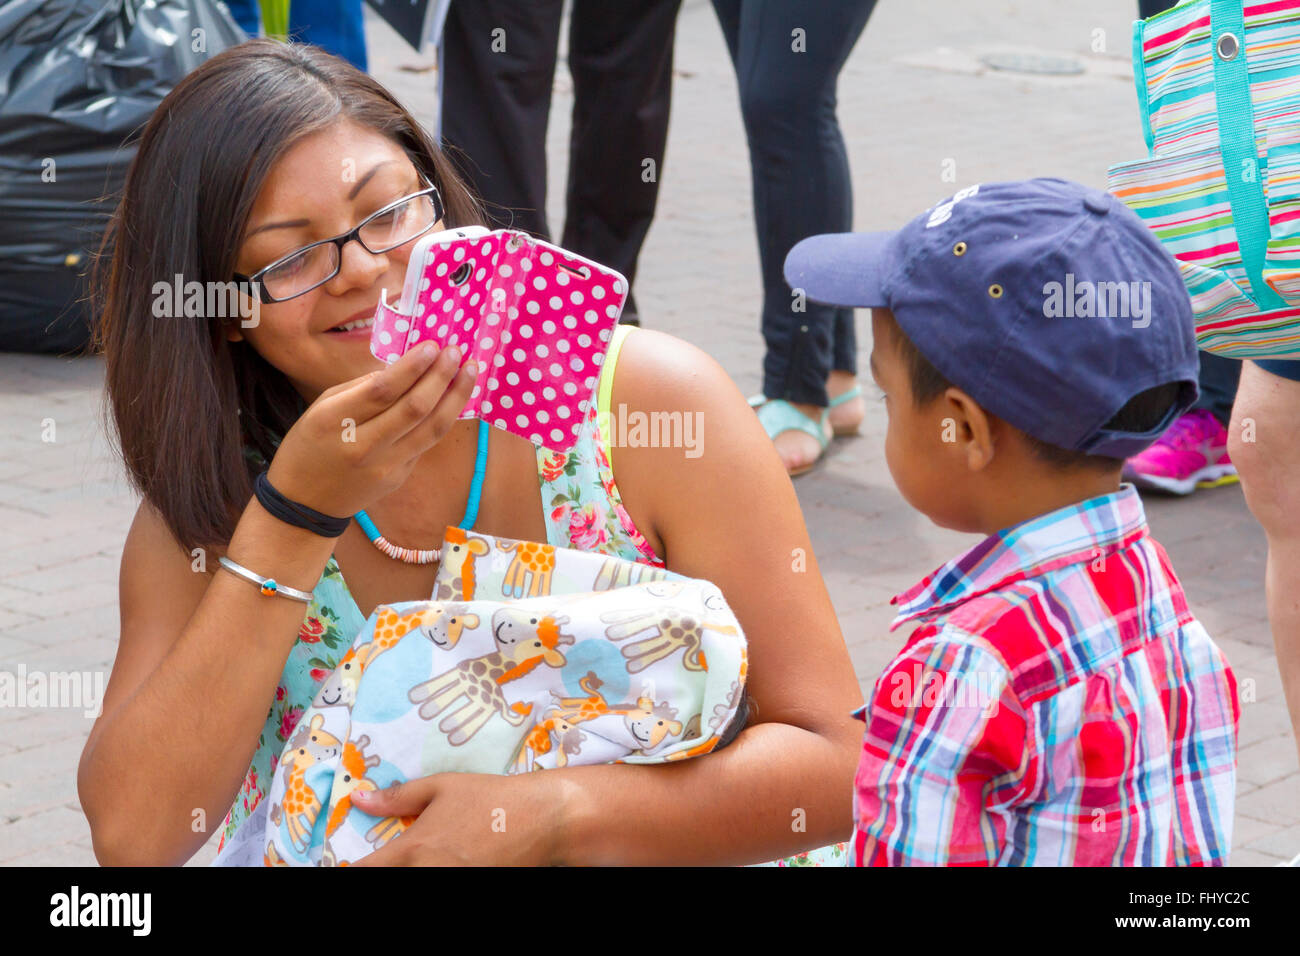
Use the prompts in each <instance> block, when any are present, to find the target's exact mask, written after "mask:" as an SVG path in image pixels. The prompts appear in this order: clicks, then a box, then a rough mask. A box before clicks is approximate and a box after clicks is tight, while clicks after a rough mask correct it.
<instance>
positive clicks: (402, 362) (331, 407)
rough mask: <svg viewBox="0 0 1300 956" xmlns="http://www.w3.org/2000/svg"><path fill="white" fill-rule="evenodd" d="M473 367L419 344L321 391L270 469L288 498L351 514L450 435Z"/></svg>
mask: <svg viewBox="0 0 1300 956" xmlns="http://www.w3.org/2000/svg"><path fill="white" fill-rule="evenodd" d="M477 372H478V368H477V365H476V364H475V363H473V362H467V363H465V365H464V367H461V354H460V351H459V350H458V349H457V348H455V347H454V346H453V347H449V348H446V349H442V350H439V349H438V348H437V346H435V345H433V344H432V343H429V342H426V343H422V344H421V345H419V346H418V347H416V348H414V349H412V350H411V351H410V352H408V353H407V354H406V355H404V356H402V357H401V358H400V359H399V360H398V361H396V362H394V363H393V364H391V365H388V366H386V367H385V368H383V369H380V370H379V371H376V372H371V373H369V374H367V375H363V376H361V377H360V378H355V379H353V380H352V381H350V382H344V383H342V384H340V385H335V386H334V387H333V388H330V389H327V390H326V391H324V392H322V393H321V395H320V397H319V398H317V399H316V401H314V402H312V404H311V406H310V407H309V408H308V409H307V410H306V411H305V412H304V413H303V414H302V416H301V417H300V418H299V419H298V421H297V422H295V423H294V425H293V427H292V428H290V429H289V432H288V434H286V435H285V436H284V440H283V441H282V442H281V443H280V447H279V448H278V449H277V450H276V453H275V457H274V459H273V460H272V462H271V467H270V470H269V472H268V473H267V478H268V479H269V480H270V482H271V484H272V485H273V486H274V487H275V488H276V490H278V491H279V492H280V493H281V494H282V495H284V496H285V497H286V498H289V499H290V500H291V501H296V502H299V503H300V504H303V505H306V506H307V507H309V508H314V509H316V510H317V511H321V512H323V513H325V514H328V515H334V516H337V517H344V516H347V515H353V514H356V513H357V512H358V511H361V510H363V509H365V508H366V507H367V506H368V505H371V504H373V503H374V502H376V501H378V500H380V499H381V498H383V497H384V496H385V495H387V494H389V493H390V492H392V491H395V490H396V489H397V488H399V487H401V485H402V483H403V482H404V481H406V478H407V476H408V475H410V473H411V470H412V469H413V468H414V467H415V462H416V460H417V459H418V458H419V457H420V455H422V454H423V453H424V452H425V451H427V450H428V449H429V448H431V447H433V446H434V445H435V444H437V443H438V442H439V441H441V440H442V438H443V437H444V436H445V435H446V434H447V432H448V431H449V430H450V429H451V426H452V425H453V424H454V423H455V422H456V419H457V417H458V416H459V415H460V412H461V409H463V408H464V407H465V404H466V402H468V401H469V396H470V391H471V390H472V389H473V387H474V379H475V377H476V375H477Z"/></svg>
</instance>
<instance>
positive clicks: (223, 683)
mask: <svg viewBox="0 0 1300 956" xmlns="http://www.w3.org/2000/svg"><path fill="white" fill-rule="evenodd" d="M459 358H460V356H459V355H458V354H457V353H456V350H454V349H447V350H445V351H444V352H443V353H442V355H441V356H438V355H437V354H436V352H435V351H434V350H432V349H429V348H419V349H416V350H414V351H412V352H408V353H407V354H406V355H405V356H403V357H402V358H401V359H400V360H399V361H397V362H395V363H393V364H392V365H389V366H387V367H386V368H384V369H382V370H380V371H377V372H374V373H372V374H369V375H364V376H362V377H360V378H358V379H354V380H353V381H351V382H346V383H343V384H341V385H337V386H335V387H334V388H332V389H329V390H327V391H326V392H325V393H323V394H322V395H321V396H320V397H319V398H318V399H317V400H316V401H315V402H313V403H312V405H311V407H310V408H308V409H307V411H306V412H305V413H304V414H303V415H302V417H301V418H299V420H298V422H297V423H295V424H294V426H293V428H291V429H290V430H289V433H288V434H287V435H286V436H285V437H284V440H283V441H282V442H281V444H280V446H279V449H278V450H277V452H276V455H275V459H274V461H272V463H271V468H270V473H269V477H270V479H271V481H272V483H273V485H274V486H275V487H277V488H278V489H280V490H281V491H282V492H283V493H284V494H285V495H286V496H287V497H289V498H290V499H291V500H295V501H301V502H303V503H304V504H306V505H309V506H312V507H314V508H315V509H316V510H317V511H322V512H324V513H326V514H349V515H350V514H355V513H356V512H357V511H358V510H360V509H361V508H362V507H364V506H365V505H366V504H368V503H369V502H370V501H373V500H376V499H378V498H382V497H383V495H384V494H386V493H388V492H389V491H391V490H393V489H394V488H396V487H399V486H400V485H401V483H402V482H403V481H405V480H406V477H407V476H408V475H409V474H410V472H411V471H412V469H413V467H414V463H415V461H416V460H417V459H418V458H419V456H420V455H421V454H423V453H424V452H425V451H427V450H428V449H429V448H430V447H432V446H433V445H434V444H436V443H437V442H438V441H439V440H440V439H441V438H442V437H443V436H444V435H445V434H446V433H447V431H448V430H449V429H450V427H451V425H452V424H453V423H454V422H455V421H456V416H457V415H458V414H459V413H460V410H461V409H462V408H464V407H465V402H466V401H467V400H468V398H469V393H470V389H471V387H472V385H473V375H472V374H471V373H470V370H469V369H465V370H461V371H459V372H458V371H457V369H458V367H459ZM470 364H471V365H472V364H473V363H470ZM345 416H346V417H349V418H351V419H352V420H353V421H354V422H359V423H360V424H359V425H358V426H357V428H356V434H355V436H354V437H355V441H352V440H349V441H348V442H343V441H341V440H340V438H339V434H340V433H339V430H338V425H337V423H338V422H339V421H342V420H343V419H344V417H345ZM333 547H334V540H333V539H332V538H326V537H322V536H319V535H316V534H314V533H312V532H310V531H305V530H303V529H301V528H296V527H293V526H291V525H288V524H285V523H283V522H281V521H280V520H279V519H277V518H274V517H272V516H271V515H270V514H268V513H267V512H266V511H265V510H263V508H262V506H261V505H260V504H258V503H257V502H256V501H255V500H254V501H251V502H250V503H249V505H248V506H247V508H246V509H245V510H244V513H243V515H242V516H241V518H240V521H239V524H238V526H237V527H236V528H235V532H234V534H233V535H232V536H231V539H230V543H229V544H228V545H227V547H226V552H227V553H228V554H229V556H230V558H231V559H232V560H233V561H234V562H236V563H237V564H241V565H243V566H244V567H246V568H249V569H250V570H252V571H254V572H256V573H259V574H262V575H266V576H269V577H273V578H275V579H276V580H277V581H279V582H281V583H283V584H286V585H288V586H290V587H294V588H297V589H299V590H302V591H310V590H312V589H313V588H314V587H315V585H316V582H317V581H318V580H319V579H320V574H321V571H322V570H323V569H324V567H325V562H326V561H327V560H328V559H329V556H330V553H331V551H332V550H333ZM218 557H219V555H217V554H207V555H205V563H206V566H207V572H208V573H206V574H199V573H196V572H195V571H194V570H193V569H192V561H193V559H192V558H191V556H190V555H189V554H188V553H186V552H185V551H184V550H183V549H182V548H181V547H180V546H179V545H178V544H177V542H176V541H175V540H174V538H173V537H172V536H171V534H170V533H169V532H168V530H167V529H166V527H165V525H164V522H163V521H162V518H161V516H160V515H158V514H157V513H156V512H154V511H153V510H152V509H151V508H148V507H142V508H141V510H140V511H139V512H138V513H137V515H136V520H135V522H134V523H133V524H132V527H131V531H130V533H129V534H128V536H127V541H126V545H125V547H124V549H123V553H122V571H121V578H120V584H119V596H120V605H121V619H122V631H121V637H120V638H119V642H118V653H117V659H116V661H115V662H114V664H113V673H112V675H111V677H110V679H109V685H108V688H107V691H106V693H105V699H104V711H103V715H102V716H101V717H100V718H99V719H98V720H97V721H96V722H95V726H94V727H93V728H92V729H91V734H90V738H89V740H88V741H87V742H86V748H85V750H84V751H83V752H82V755H81V765H80V767H79V769H78V774H77V788H78V792H79V794H80V797H81V803H82V807H83V808H84V810H85V812H86V818H87V819H88V820H89V821H90V828H91V836H92V839H93V841H94V846H95V855H96V856H97V857H98V859H99V860H100V862H102V863H144V864H155V865H156V864H178V863H183V862H184V861H185V860H187V859H189V857H190V856H192V855H193V854H194V852H195V851H196V850H198V848H199V847H200V846H202V845H203V843H204V842H205V841H206V840H207V838H208V835H209V834H210V833H211V828H212V827H213V826H215V825H216V824H218V823H219V822H220V821H221V819H222V818H223V817H224V815H225V812H226V810H227V809H228V808H229V807H230V804H231V802H232V801H233V800H234V797H235V794H236V793H237V791H238V789H239V784H240V781H241V780H242V778H243V775H244V773H245V772H246V770H247V768H248V763H249V760H250V759H251V758H252V755H253V753H254V751H255V749H256V742H257V737H258V731H259V730H260V729H261V728H262V727H263V726H264V725H265V723H266V718H267V703H268V701H270V700H272V698H273V696H274V694H275V687H276V683H277V681H278V680H279V677H280V675H281V673H282V672H283V669H284V662H285V659H286V658H287V657H288V654H289V651H290V649H291V648H292V647H293V644H294V642H295V641H296V640H297V633H298V628H299V626H300V625H301V623H302V619H303V615H304V613H305V605H303V604H302V603H301V602H298V601H294V600H291V599H288V598H284V597H275V596H273V597H265V596H263V595H262V594H261V593H260V591H259V589H258V588H257V587H255V586H253V585H252V584H250V583H249V582H247V581H244V580H242V579H240V578H238V577H236V576H235V575H233V574H218V573H216V569H217V567H218V564H217V559H218Z"/></svg>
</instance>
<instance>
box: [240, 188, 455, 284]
mask: <svg viewBox="0 0 1300 956" xmlns="http://www.w3.org/2000/svg"><path fill="white" fill-rule="evenodd" d="M424 181H425V182H426V183H428V182H429V180H428V179H427V178H426V179H425V180H424ZM444 212H445V210H444V209H443V205H442V194H441V193H439V192H438V187H436V186H434V185H433V184H432V183H430V184H429V188H428V189H421V190H420V191H419V192H418V193H412V194H411V195H409V196H403V197H402V198H401V199H398V200H397V201H395V202H391V203H389V204H388V205H387V206H385V207H384V208H383V209H380V210H379V211H378V212H375V213H372V214H371V215H369V216H367V217H366V218H365V219H363V220H362V221H361V222H360V223H358V224H357V227H356V228H355V229H353V230H351V231H350V232H345V233H343V234H342V235H339V236H335V237H334V238H332V239H321V240H320V241H319V242H313V243H312V244H311V245H308V246H303V247H302V248H301V249H296V250H294V251H293V252H291V253H289V254H288V255H287V256H283V257H281V258H279V259H277V260H275V262H272V263H271V264H270V265H269V266H267V267H266V268H264V269H259V270H258V271H257V272H254V273H253V274H252V275H251V276H248V275H242V274H241V273H238V272H236V273H235V279H236V280H238V281H239V282H241V283H243V282H247V283H252V282H256V283H257V286H256V288H257V290H258V292H259V294H260V297H261V301H262V303H263V304H266V303H270V302H284V301H285V300H286V299H292V298H295V297H297V296H300V295H303V294H304V293H306V292H310V291H311V290H312V289H314V288H316V287H317V286H319V285H324V284H325V283H326V282H329V281H330V279H333V278H334V277H335V276H336V275H338V274H339V269H340V268H342V265H343V247H344V246H346V245H347V244H348V243H349V242H351V241H352V240H353V239H355V240H357V242H359V243H361V247H362V248H363V249H365V250H366V251H367V252H369V253H370V254H371V255H379V254H380V253H384V252H389V251H390V250H393V249H396V248H397V247H398V246H400V245H402V244H404V243H407V242H410V241H411V240H412V239H415V238H416V237H417V236H421V235H423V234H424V233H426V232H428V231H429V230H430V229H432V228H433V225H434V223H436V222H437V221H438V220H439V219H441V218H442V217H443V214H444Z"/></svg>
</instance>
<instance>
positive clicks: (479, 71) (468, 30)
mask: <svg viewBox="0 0 1300 956" xmlns="http://www.w3.org/2000/svg"><path fill="white" fill-rule="evenodd" d="M563 7H564V3H563V0H529V2H528V3H519V2H517V0H452V4H451V6H450V8H449V9H448V10H447V19H446V22H445V24H444V26H443V42H442V62H440V63H439V64H438V70H439V74H440V78H441V83H442V103H441V106H440V115H441V127H442V140H443V144H444V146H447V147H451V148H449V149H448V156H449V157H450V158H451V160H452V162H453V163H455V165H456V168H457V170H458V171H459V172H461V173H462V174H463V175H464V176H465V179H466V181H467V182H468V184H469V186H470V188H471V189H473V190H474V192H475V194H476V195H477V196H478V197H479V198H480V199H482V200H483V204H484V205H485V206H486V207H487V212H488V215H489V217H490V219H491V222H490V223H489V224H490V225H491V226H492V227H493V228H502V227H510V228H515V229H522V230H524V231H525V232H528V233H531V234H532V235H535V236H537V237H538V238H540V239H544V240H546V241H550V238H551V233H550V230H549V228H547V224H546V124H547V121H548V119H549V117H550V113H551V86H552V83H553V82H554V77H555V56H556V48H557V46H558V44H559V39H560V15H561V11H562V9H563ZM498 30H499V31H501V32H499V33H494V31H498Z"/></svg>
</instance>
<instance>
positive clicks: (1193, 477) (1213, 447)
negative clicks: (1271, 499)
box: [1124, 408, 1237, 495]
mask: <svg viewBox="0 0 1300 956" xmlns="http://www.w3.org/2000/svg"><path fill="white" fill-rule="evenodd" d="M1124 480H1125V481H1131V482H1133V484H1135V485H1137V486H1138V487H1139V488H1154V489H1156V490H1159V491H1167V492H1169V493H1171V494H1175V495H1187V494H1191V493H1192V492H1193V491H1195V490H1196V489H1197V488H1214V487H1216V486H1218V485H1227V484H1231V483H1232V482H1234V481H1236V480H1237V469H1236V468H1235V467H1233V464H1232V462H1231V461H1230V460H1229V458H1228V430H1227V429H1226V428H1224V427H1223V426H1222V425H1221V424H1219V420H1218V419H1217V418H1215V417H1214V416H1213V415H1212V414H1210V413H1209V412H1208V411H1206V410H1205V409H1203V408H1197V409H1194V410H1192V411H1190V412H1188V413H1187V414H1186V415H1184V416H1182V417H1181V418H1179V419H1178V420H1177V421H1175V422H1174V423H1173V424H1172V425H1170V426H1169V430H1168V431H1166V432H1165V433H1164V434H1163V435H1161V436H1160V437H1159V438H1158V439H1156V442H1155V444H1153V445H1152V446H1151V447H1150V448H1148V449H1147V450H1146V451H1144V452H1142V453H1141V454H1140V455H1134V456H1133V457H1132V458H1130V459H1129V460H1128V461H1126V462H1125V463H1124Z"/></svg>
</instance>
